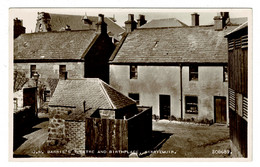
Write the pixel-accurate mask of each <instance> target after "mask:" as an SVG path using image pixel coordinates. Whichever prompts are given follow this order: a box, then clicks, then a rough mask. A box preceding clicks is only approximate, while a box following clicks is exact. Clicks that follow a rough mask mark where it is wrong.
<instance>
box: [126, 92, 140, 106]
mask: <svg viewBox="0 0 260 167" xmlns="http://www.w3.org/2000/svg"><path fill="white" fill-rule="evenodd" d="M133 96H137V97H138V99H137V98H135V97H133ZM128 97H130V98H131V99H133V100H134V101H135V102H136V105H139V104H140V94H139V93H128Z"/></svg>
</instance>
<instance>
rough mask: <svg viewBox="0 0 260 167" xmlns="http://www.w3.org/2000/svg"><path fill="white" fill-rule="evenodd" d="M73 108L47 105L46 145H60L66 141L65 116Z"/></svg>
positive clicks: (72, 110)
mask: <svg viewBox="0 0 260 167" xmlns="http://www.w3.org/2000/svg"><path fill="white" fill-rule="evenodd" d="M74 110H75V108H72V107H49V115H50V117H49V127H48V141H47V143H48V145H49V146H61V145H65V144H66V143H67V141H66V134H65V118H66V117H67V115H68V114H69V113H71V112H74Z"/></svg>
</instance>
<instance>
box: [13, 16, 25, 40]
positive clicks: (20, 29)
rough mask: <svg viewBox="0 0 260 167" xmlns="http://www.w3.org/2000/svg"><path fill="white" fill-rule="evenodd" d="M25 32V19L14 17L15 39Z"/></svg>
mask: <svg viewBox="0 0 260 167" xmlns="http://www.w3.org/2000/svg"><path fill="white" fill-rule="evenodd" d="M24 33H25V27H24V26H23V20H19V19H18V18H15V19H14V39H15V38H17V37H18V36H19V35H21V34H24Z"/></svg>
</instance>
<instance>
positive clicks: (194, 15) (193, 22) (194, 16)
mask: <svg viewBox="0 0 260 167" xmlns="http://www.w3.org/2000/svg"><path fill="white" fill-rule="evenodd" d="M199 17H200V15H199V14H198V13H192V14H191V25H192V26H199V21H200V20H199Z"/></svg>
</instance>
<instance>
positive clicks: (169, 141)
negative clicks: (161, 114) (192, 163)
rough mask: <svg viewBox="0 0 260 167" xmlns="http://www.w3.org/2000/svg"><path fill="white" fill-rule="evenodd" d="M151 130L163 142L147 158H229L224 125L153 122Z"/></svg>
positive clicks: (228, 142)
mask: <svg viewBox="0 0 260 167" xmlns="http://www.w3.org/2000/svg"><path fill="white" fill-rule="evenodd" d="M153 130H154V131H155V132H158V133H161V134H164V136H165V140H164V141H163V140H162V143H161V145H158V146H157V147H158V148H157V149H155V150H157V151H154V152H152V153H151V154H150V155H149V157H153V158H157V157H186V158H192V157H212V158H221V157H231V156H232V154H231V152H230V140H229V128H228V127H227V126H226V125H219V124H213V125H211V126H209V125H199V124H193V123H190V124H189V123H180V122H171V121H167V120H160V121H158V122H156V121H153Z"/></svg>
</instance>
